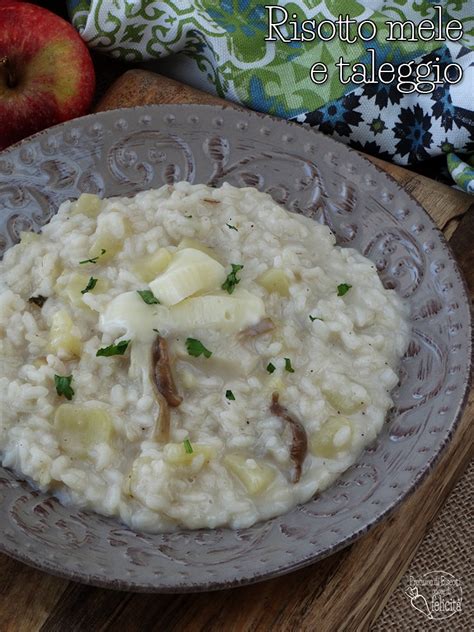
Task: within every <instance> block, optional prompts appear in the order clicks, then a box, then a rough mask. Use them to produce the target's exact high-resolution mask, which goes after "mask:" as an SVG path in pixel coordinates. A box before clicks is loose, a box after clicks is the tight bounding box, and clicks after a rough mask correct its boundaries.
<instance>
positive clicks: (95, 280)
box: [81, 277, 98, 294]
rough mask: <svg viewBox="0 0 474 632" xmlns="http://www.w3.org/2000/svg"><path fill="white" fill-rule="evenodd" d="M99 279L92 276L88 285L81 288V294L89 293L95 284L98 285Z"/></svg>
mask: <svg viewBox="0 0 474 632" xmlns="http://www.w3.org/2000/svg"><path fill="white" fill-rule="evenodd" d="M97 280H98V279H94V277H91V278H90V279H89V281H88V282H87V285H86V287H85V288H84V289H83V290H81V294H87V292H90V291H91V290H93V289H94V288H95V286H96V285H97Z"/></svg>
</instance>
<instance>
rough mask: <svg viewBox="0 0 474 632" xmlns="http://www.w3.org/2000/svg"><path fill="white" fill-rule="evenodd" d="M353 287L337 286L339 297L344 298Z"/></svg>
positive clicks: (344, 284) (341, 284)
mask: <svg viewBox="0 0 474 632" xmlns="http://www.w3.org/2000/svg"><path fill="white" fill-rule="evenodd" d="M351 287H352V285H349V283H340V284H339V285H338V286H337V295H338V296H344V294H347V292H349V290H350V289H351Z"/></svg>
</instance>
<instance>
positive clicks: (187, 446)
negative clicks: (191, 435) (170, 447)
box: [183, 439, 194, 454]
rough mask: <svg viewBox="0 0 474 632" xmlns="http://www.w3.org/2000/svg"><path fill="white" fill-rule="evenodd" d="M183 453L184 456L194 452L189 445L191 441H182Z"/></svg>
mask: <svg viewBox="0 0 474 632" xmlns="http://www.w3.org/2000/svg"><path fill="white" fill-rule="evenodd" d="M183 445H184V451H185V452H186V454H192V453H193V452H194V450H193V446H192V445H191V441H190V440H189V439H185V440H184V441H183Z"/></svg>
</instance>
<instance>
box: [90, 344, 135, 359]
mask: <svg viewBox="0 0 474 632" xmlns="http://www.w3.org/2000/svg"><path fill="white" fill-rule="evenodd" d="M129 344H130V340H121V341H120V342H118V343H117V344H116V345H109V346H108V347H103V348H102V349H99V350H98V351H97V353H96V354H95V355H96V356H97V357H100V356H104V357H106V358H108V357H109V356H114V355H123V354H124V353H125V351H126V350H127V347H128V345H129Z"/></svg>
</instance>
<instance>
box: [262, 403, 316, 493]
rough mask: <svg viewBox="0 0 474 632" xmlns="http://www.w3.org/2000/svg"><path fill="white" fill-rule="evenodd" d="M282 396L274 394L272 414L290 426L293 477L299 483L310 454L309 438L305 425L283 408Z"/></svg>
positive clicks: (294, 481) (271, 407)
mask: <svg viewBox="0 0 474 632" xmlns="http://www.w3.org/2000/svg"><path fill="white" fill-rule="evenodd" d="M279 399H280V394H279V393H273V394H272V403H271V406H270V412H271V413H272V414H273V415H276V416H277V417H280V418H281V419H283V420H284V421H286V422H287V423H289V424H290V426H291V433H292V437H293V440H292V443H291V449H290V458H291V460H292V461H293V463H294V464H295V473H294V476H293V480H292V482H293V483H297V482H298V481H299V480H300V478H301V470H302V468H303V462H304V460H305V458H306V454H307V452H308V437H307V435H306V430H305V429H304V426H303V424H302V423H301V422H300V421H298V420H297V419H295V418H294V417H293V416H292V415H291V414H290V413H289V412H288V409H287V408H285V407H284V406H282V405H281V404H280V402H279Z"/></svg>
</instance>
